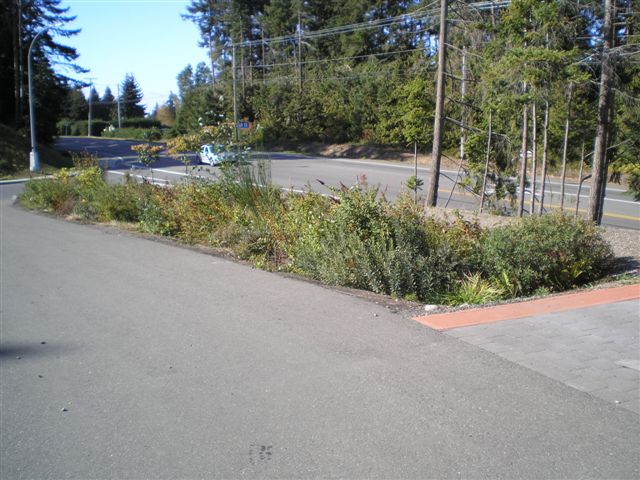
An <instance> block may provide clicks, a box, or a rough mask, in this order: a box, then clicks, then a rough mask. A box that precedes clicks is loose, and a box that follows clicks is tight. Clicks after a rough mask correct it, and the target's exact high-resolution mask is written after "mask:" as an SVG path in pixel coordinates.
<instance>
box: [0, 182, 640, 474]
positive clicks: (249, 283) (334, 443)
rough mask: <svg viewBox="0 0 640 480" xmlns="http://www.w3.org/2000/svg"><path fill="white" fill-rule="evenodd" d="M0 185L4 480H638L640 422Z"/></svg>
mask: <svg viewBox="0 0 640 480" xmlns="http://www.w3.org/2000/svg"><path fill="white" fill-rule="evenodd" d="M19 188H20V186H18V185H3V186H0V198H1V200H0V222H1V223H0V235H1V238H0V240H1V242H0V263H1V265H2V268H1V270H0V284H1V286H2V288H1V289H0V305H1V312H2V313H1V320H2V321H1V323H0V339H1V340H0V374H1V378H2V383H1V389H2V392H1V393H2V403H1V407H0V408H1V411H0V413H1V420H2V428H1V429H0V477H1V478H3V479H4V478H6V479H23V478H25V479H26V478H31V479H50V478H60V479H63V478H76V479H81V478H123V479H126V478H167V479H170V478H223V477H224V478H311V477H323V478H330V477H341V478H443V479H444V478H452V479H453V478H532V479H541V478H602V479H610V478H638V475H639V473H640V472H639V458H640V446H639V445H640V443H639V442H638V438H640V417H639V416H638V415H636V414H635V413H632V412H630V411H628V410H625V409H623V408H620V407H619V406H616V405H615V404H613V403H609V402H606V401H604V400H600V399H598V398H595V397H593V396H590V395H588V394H585V393H582V392H579V391H577V390H575V389H573V388H570V387H568V386H566V385H564V384H562V383H560V382H557V381H555V380H552V379H550V378H547V377H545V376H544V375H541V374H538V373H536V372H534V371H532V370H529V369H527V368H524V367H520V366H518V365H516V364H514V363H511V362H509V361H507V360H504V359H502V358H500V357H498V356H496V355H494V354H492V353H489V352H486V351H484V350H482V349H481V348H478V347H476V346H473V345H470V344H468V343H465V342H462V341H460V340H458V339H455V338H452V337H449V336H447V335H443V334H442V333H438V332H436V331H434V330H430V329H428V328H426V327H423V326H421V325H419V324H418V323H416V322H414V321H412V320H411V319H410V318H408V314H406V313H403V312H402V311H395V310H393V309H388V308H385V307H383V306H381V305H377V304H375V303H373V302H371V301H368V300H364V299H361V298H358V297H355V296H352V295H348V294H345V293H341V292H339V291H335V290H332V289H328V288H323V287H320V286H317V285H315V284H312V283H308V282H304V281H299V280H296V279H292V278H288V277H285V276H280V275H276V274H271V273H267V272H263V271H259V270H255V269H252V268H250V267H248V266H245V265H241V264H236V263H233V262H230V261H227V260H225V259H221V258H218V257H215V256H211V255H208V254H205V253H202V252H198V251H195V250H191V249H186V248H181V247H176V246H173V245H171V244H167V243H164V242H157V241H150V240H147V239H144V238H141V237H138V236H135V235H131V234H127V233H123V232H122V231H119V230H111V229H108V228H102V227H94V226H86V225H80V224H75V223H69V222H65V221H61V220H58V219H54V218H50V217H47V216H43V215H38V214H34V213H30V212H26V211H23V210H21V209H19V208H16V207H13V206H11V205H10V202H9V197H10V196H11V195H13V194H15V193H17V191H18V189H19Z"/></svg>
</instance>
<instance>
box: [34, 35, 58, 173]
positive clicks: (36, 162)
mask: <svg viewBox="0 0 640 480" xmlns="http://www.w3.org/2000/svg"><path fill="white" fill-rule="evenodd" d="M55 26H56V25H49V26H48V27H44V28H43V29H42V30H40V31H39V32H38V33H37V34H36V36H35V37H33V40H31V45H29V52H28V53H27V58H28V64H29V67H28V76H29V124H30V126H31V152H30V153H29V170H31V171H32V172H37V171H38V170H40V157H39V156H38V144H37V143H36V112H35V110H36V109H35V102H34V99H33V81H32V76H33V75H32V73H31V71H32V70H33V68H32V63H33V61H32V59H31V52H32V50H33V45H34V44H35V43H36V40H37V39H38V37H39V36H40V35H42V34H43V33H44V32H46V31H47V30H49V29H50V28H53V27H55Z"/></svg>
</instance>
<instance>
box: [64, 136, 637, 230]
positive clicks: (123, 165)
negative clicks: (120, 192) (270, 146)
mask: <svg viewBox="0 0 640 480" xmlns="http://www.w3.org/2000/svg"><path fill="white" fill-rule="evenodd" d="M134 143H139V142H130V141H124V140H107V139H87V138H81V137H62V138H60V139H59V140H58V143H57V145H58V146H59V147H60V148H61V149H64V150H71V151H83V150H87V151H91V152H94V153H96V154H98V155H99V156H101V157H103V158H109V159H110V160H109V165H110V168H111V169H112V173H111V175H112V176H113V177H114V178H118V176H122V174H123V173H124V171H126V170H129V169H130V165H131V164H132V163H135V161H136V157H135V156H134V155H132V153H133V152H132V151H131V145H132V144H134ZM269 158H270V159H271V172H272V179H273V181H274V182H275V183H276V184H279V185H282V186H283V187H287V188H289V187H293V188H296V189H301V188H305V187H306V186H307V184H310V185H311V187H312V188H314V189H316V190H318V191H321V192H323V193H328V192H329V190H327V189H326V188H324V187H322V186H321V185H320V184H319V183H318V182H317V179H319V180H322V181H324V182H325V183H326V184H327V185H332V186H338V185H339V184H340V182H342V183H344V184H346V185H353V184H354V183H355V182H356V181H357V179H358V177H360V176H361V175H363V174H364V175H366V177H367V180H368V182H369V184H371V185H380V186H381V191H383V192H385V194H386V195H387V197H388V198H395V196H396V195H397V194H398V193H399V192H400V191H401V190H402V189H403V188H404V187H403V186H404V185H405V184H406V181H407V179H408V178H409V177H410V176H411V175H413V173H414V169H413V167H412V166H408V165H398V164H390V162H384V161H359V160H346V159H331V158H324V157H309V156H304V155H292V154H281V153H271V154H269ZM105 164H106V162H105ZM203 170H204V171H202V172H200V174H203V175H209V174H208V173H207V172H206V170H211V171H212V172H213V173H214V174H215V172H216V170H217V169H216V168H207V169H204V168H203ZM184 172H185V168H184V166H183V165H182V164H181V163H180V162H179V161H177V160H175V159H171V158H169V157H166V156H165V157H161V159H160V160H159V161H158V162H156V164H155V168H154V177H155V178H156V179H167V180H169V181H171V182H175V181H179V180H180V179H182V178H184ZM145 176H147V177H148V176H149V175H148V174H145ZM418 176H420V177H422V178H423V179H424V180H425V185H426V184H427V180H428V176H429V169H427V168H424V167H421V168H419V171H418ZM455 176H456V172H450V171H444V172H442V174H441V178H440V192H439V200H438V201H439V205H444V204H445V203H446V201H447V198H448V197H449V194H450V192H451V190H452V188H453V184H454V183H453V180H454V179H455ZM162 181H164V180H162ZM425 188H426V187H425ZM559 192H560V186H559V184H558V183H557V182H555V181H554V182H552V183H551V185H550V189H548V190H547V192H546V194H545V195H546V201H545V202H546V203H547V204H550V205H552V208H557V207H558V205H559ZM566 192H567V196H566V200H565V205H566V206H567V208H568V209H569V210H570V211H572V212H573V211H574V209H575V205H576V198H577V196H576V194H577V185H573V184H568V185H567V189H566ZM588 196H589V184H588V182H586V183H585V185H584V186H583V189H582V192H581V196H580V210H581V211H585V209H586V208H587V206H588V201H589V199H588ZM528 206H529V201H527V208H528ZM449 207H451V208H459V209H468V210H474V209H477V208H478V199H477V197H475V196H474V195H472V194H470V193H465V192H462V191H460V190H459V189H456V190H455V191H454V193H453V196H452V197H451V201H450V203H449ZM603 224H605V225H607V226H615V227H622V228H633V229H640V203H639V202H634V201H632V200H631V198H630V197H629V196H627V195H626V194H625V193H624V190H623V189H621V188H620V187H619V186H611V185H610V186H609V188H608V189H607V196H606V199H605V215H604V218H603Z"/></svg>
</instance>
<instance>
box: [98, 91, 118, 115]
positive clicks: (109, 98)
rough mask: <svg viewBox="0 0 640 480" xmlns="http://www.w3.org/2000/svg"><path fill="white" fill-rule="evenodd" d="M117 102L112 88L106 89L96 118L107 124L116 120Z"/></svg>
mask: <svg viewBox="0 0 640 480" xmlns="http://www.w3.org/2000/svg"><path fill="white" fill-rule="evenodd" d="M115 102H116V99H115V97H114V96H113V93H111V88H109V87H106V88H105V89H104V93H103V94H102V98H101V99H100V104H99V105H98V109H97V113H96V118H99V119H101V120H104V121H106V122H108V121H111V120H112V119H114V118H116V117H117V105H116V103H115ZM94 111H95V110H94Z"/></svg>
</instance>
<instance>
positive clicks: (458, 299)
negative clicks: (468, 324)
mask: <svg viewBox="0 0 640 480" xmlns="http://www.w3.org/2000/svg"><path fill="white" fill-rule="evenodd" d="M504 295H505V291H504V290H503V288H502V287H501V286H500V284H498V283H496V282H491V281H489V280H486V279H484V278H482V276H481V275H480V274H479V273H474V274H471V275H465V278H464V279H463V280H462V281H461V282H459V283H458V284H457V285H456V286H455V287H454V288H453V290H452V291H451V292H450V293H448V294H445V295H444V296H443V300H444V302H445V303H447V304H449V305H461V304H469V305H476V304H483V303H489V302H495V301H496V300H500V299H502V298H504Z"/></svg>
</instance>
